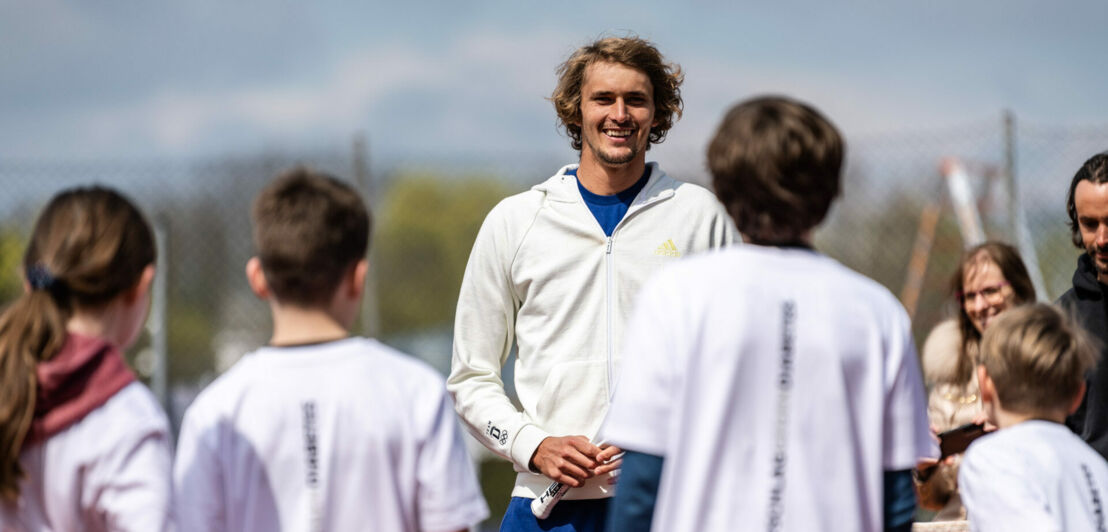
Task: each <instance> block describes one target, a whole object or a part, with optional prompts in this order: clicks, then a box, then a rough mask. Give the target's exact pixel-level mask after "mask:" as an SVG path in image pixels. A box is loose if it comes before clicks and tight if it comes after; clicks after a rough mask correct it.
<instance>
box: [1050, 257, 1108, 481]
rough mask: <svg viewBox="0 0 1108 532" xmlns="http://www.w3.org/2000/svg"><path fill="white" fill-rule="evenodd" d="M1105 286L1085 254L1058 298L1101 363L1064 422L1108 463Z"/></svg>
mask: <svg viewBox="0 0 1108 532" xmlns="http://www.w3.org/2000/svg"><path fill="white" fill-rule="evenodd" d="M1106 294H1108V286H1105V285H1104V284H1102V283H1100V282H1099V281H1097V276H1096V266H1095V265H1094V264H1093V261H1092V259H1091V258H1090V257H1089V255H1088V253H1082V254H1081V256H1080V257H1078V259H1077V271H1075V272H1073V288H1071V289H1069V290H1068V291H1067V292H1066V293H1064V294H1062V297H1060V298H1058V305H1059V306H1061V307H1062V309H1064V310H1065V311H1067V312H1069V313H1070V315H1072V316H1073V317H1074V318H1076V320H1077V322H1078V323H1080V324H1081V326H1082V327H1084V328H1085V330H1087V331H1089V333H1090V334H1092V335H1093V336H1095V337H1096V338H1097V340H1099V341H1100V359H1099V361H1098V362H1097V366H1096V368H1095V369H1093V371H1092V372H1090V373H1089V375H1088V376H1087V377H1086V384H1087V387H1086V391H1085V399H1084V400H1083V401H1081V406H1080V407H1078V409H1077V412H1074V414H1073V415H1071V416H1070V417H1068V418H1066V426H1068V427H1069V428H1070V429H1072V430H1073V431H1074V432H1075V433H1077V434H1078V435H1079V436H1081V439H1083V440H1085V441H1086V442H1087V443H1088V444H1089V445H1091V446H1092V447H1093V449H1096V451H1097V452H1098V453H1100V455H1101V456H1103V457H1105V458H1106V459H1108V311H1106V308H1105V303H1106V302H1108V297H1106Z"/></svg>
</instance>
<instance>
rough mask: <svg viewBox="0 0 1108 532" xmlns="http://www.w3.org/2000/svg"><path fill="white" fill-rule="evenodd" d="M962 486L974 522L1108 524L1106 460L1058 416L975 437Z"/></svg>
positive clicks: (1071, 531)
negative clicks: (1107, 513) (1055, 418)
mask: <svg viewBox="0 0 1108 532" xmlns="http://www.w3.org/2000/svg"><path fill="white" fill-rule="evenodd" d="M958 486H959V490H960V491H961V494H962V502H963V503H964V504H965V505H966V511H967V512H968V514H969V521H970V529H971V530H975V531H981V532H985V531H993V530H996V531H1002V530H1003V531H1008V530H1035V531H1042V532H1050V531H1062V530H1065V531H1067V532H1082V531H1103V530H1108V515H1105V512H1106V511H1108V508H1105V505H1106V504H1108V500H1106V499H1105V497H1106V496H1108V462H1105V460H1104V458H1103V457H1101V456H1100V454H1098V453H1097V452H1096V451H1094V450H1093V448H1092V447H1089V445H1088V444H1087V443H1085V442H1084V441H1082V440H1081V438H1080V437H1078V436H1077V435H1075V434H1074V433H1073V432H1071V431H1070V429H1069V428H1067V427H1066V426H1065V425H1062V424H1060V423H1052V422H1050V421H1041V420H1030V421H1024V422H1022V423H1019V424H1016V425H1013V426H1011V427H1008V428H1005V429H1002V430H999V431H996V432H995V433H993V434H989V435H987V436H983V437H981V438H979V439H978V440H976V441H974V442H973V444H972V445H970V447H969V450H968V451H966V455H965V458H963V459H962V466H961V467H960V468H959V470H958Z"/></svg>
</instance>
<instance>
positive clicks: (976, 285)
mask: <svg viewBox="0 0 1108 532" xmlns="http://www.w3.org/2000/svg"><path fill="white" fill-rule="evenodd" d="M951 292H952V295H953V296H954V298H955V299H956V301H957V302H958V318H957V319H956V320H948V321H945V322H942V323H940V324H939V325H938V326H936V327H935V329H934V330H932V331H931V334H930V335H928V337H927V341H926V342H924V345H923V354H922V357H921V363H922V364H923V375H924V379H925V380H926V381H927V387H928V401H927V403H928V404H927V415H928V418H929V420H930V421H931V428H932V430H934V431H936V432H943V431H946V430H949V429H952V428H955V427H958V426H961V425H965V424H967V423H971V422H978V421H981V420H982V419H983V417H984V416H983V413H982V406H981V395H980V393H979V389H978V384H977V378H976V372H975V371H974V365H975V362H976V360H977V353H978V350H979V346H980V344H981V337H982V334H983V333H984V331H985V329H986V328H988V327H989V325H990V324H992V323H993V322H994V321H995V320H996V317H997V316H999V315H1000V314H1001V313H1003V312H1005V311H1006V310H1008V309H1010V308H1012V307H1015V306H1017V305H1022V304H1025V303H1033V302H1034V301H1035V287H1034V286H1033V285H1032V283H1031V278H1030V276H1028V274H1027V268H1026V267H1025V266H1024V264H1023V260H1022V259H1020V256H1019V252H1017V251H1016V249H1015V248H1014V247H1012V246H1010V245H1008V244H1004V243H1001V242H986V243H984V244H980V245H978V246H975V247H973V248H971V249H969V250H968V251H967V252H966V253H965V255H963V257H962V260H961V262H960V263H959V265H958V269H957V270H955V272H954V275H953V276H952V278H951ZM960 460H961V455H957V456H955V457H953V459H949V460H948V461H944V463H942V464H938V465H937V468H938V469H937V470H935V471H934V472H932V474H931V475H930V476H929V477H927V480H925V481H923V482H922V483H921V484H920V504H921V505H922V506H924V507H927V508H930V509H932V510H937V511H938V514H937V515H936V516H935V520H936V521H948V520H961V519H965V518H966V514H965V509H964V508H963V506H962V502H961V498H960V497H959V496H958V487H957V482H956V481H957V476H958V464H959V463H960Z"/></svg>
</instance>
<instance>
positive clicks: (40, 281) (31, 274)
mask: <svg viewBox="0 0 1108 532" xmlns="http://www.w3.org/2000/svg"><path fill="white" fill-rule="evenodd" d="M27 283H28V284H30V285H31V289H32V290H45V291H47V292H53V291H54V290H55V289H56V288H58V286H59V281H58V278H57V277H54V275H53V274H51V273H50V269H48V268H47V267H46V265H45V264H43V263H41V262H40V263H38V264H35V265H34V266H31V269H30V270H27Z"/></svg>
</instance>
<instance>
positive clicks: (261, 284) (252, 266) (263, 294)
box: [246, 257, 269, 299]
mask: <svg viewBox="0 0 1108 532" xmlns="http://www.w3.org/2000/svg"><path fill="white" fill-rule="evenodd" d="M246 282H247V283H249V284H250V290H251V291H252V292H254V295H256V296H258V299H269V283H267V282H266V280H265V272H263V271H262V261H261V259H259V258H258V257H250V260H248V261H246Z"/></svg>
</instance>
